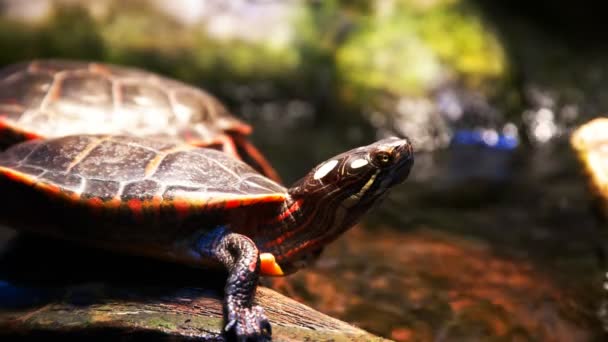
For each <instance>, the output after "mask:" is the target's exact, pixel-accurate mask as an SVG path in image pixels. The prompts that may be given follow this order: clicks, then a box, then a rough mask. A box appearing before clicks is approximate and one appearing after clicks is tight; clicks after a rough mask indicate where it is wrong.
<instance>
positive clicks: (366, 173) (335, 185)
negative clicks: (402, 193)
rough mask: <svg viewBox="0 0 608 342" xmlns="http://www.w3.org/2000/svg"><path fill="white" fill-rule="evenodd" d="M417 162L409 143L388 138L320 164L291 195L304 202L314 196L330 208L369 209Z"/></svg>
mask: <svg viewBox="0 0 608 342" xmlns="http://www.w3.org/2000/svg"><path fill="white" fill-rule="evenodd" d="M413 162H414V158H413V152H412V145H411V144H410V142H409V140H407V139H399V138H395V137H393V138H387V139H383V140H380V141H377V142H375V143H373V144H371V145H367V146H362V147H358V148H355V149H352V150H350V151H347V152H344V153H342V154H340V155H337V156H335V157H333V158H331V159H329V160H327V161H325V162H323V163H321V164H319V165H318V166H317V167H315V168H314V169H313V170H312V171H310V172H309V173H308V175H306V176H305V177H304V178H302V179H301V180H300V181H298V182H297V183H296V184H295V185H294V186H293V187H292V188H291V189H290V190H289V193H290V195H291V196H292V197H294V198H303V199H304V200H307V199H308V198H311V197H314V198H315V199H316V200H317V201H319V202H320V203H319V204H321V203H327V205H328V206H335V205H340V206H341V207H343V208H348V209H350V208H352V209H353V210H356V208H358V207H362V208H368V207H370V206H371V205H372V204H374V203H375V202H377V201H378V200H379V199H381V198H382V197H384V195H385V194H386V191H387V190H388V189H390V188H391V187H393V186H394V185H397V184H399V183H401V182H403V181H404V180H405V179H406V178H407V176H408V174H409V172H410V169H411V167H412V164H413ZM335 209H337V208H335Z"/></svg>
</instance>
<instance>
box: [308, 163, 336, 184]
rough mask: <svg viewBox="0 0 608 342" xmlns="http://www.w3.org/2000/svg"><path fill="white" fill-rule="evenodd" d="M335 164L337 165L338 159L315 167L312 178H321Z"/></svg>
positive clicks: (334, 166) (333, 167)
mask: <svg viewBox="0 0 608 342" xmlns="http://www.w3.org/2000/svg"><path fill="white" fill-rule="evenodd" d="M336 165H338V161H337V160H335V159H334V160H330V161H328V162H327V163H325V164H323V165H321V167H319V168H318V169H317V171H316V172H315V174H314V175H313V178H314V179H317V180H318V179H321V178H323V177H325V176H327V174H328V173H330V172H331V170H333V169H335V168H336Z"/></svg>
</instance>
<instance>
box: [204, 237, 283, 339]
mask: <svg viewBox="0 0 608 342" xmlns="http://www.w3.org/2000/svg"><path fill="white" fill-rule="evenodd" d="M205 245H206V246H205ZM205 245H204V246H201V247H202V248H203V252H205V253H206V254H208V255H210V256H211V257H212V258H214V259H216V260H218V261H219V262H220V263H222V264H223V265H224V266H226V269H227V270H228V272H229V275H228V280H227V281H226V286H225V287H224V317H225V318H226V322H227V323H226V327H225V330H226V331H227V332H228V331H232V330H233V331H234V333H235V334H236V338H237V340H238V341H270V336H271V328H270V323H269V322H268V318H266V315H265V314H264V309H262V307H261V306H258V305H253V298H254V296H255V292H256V288H257V286H258V279H259V276H260V255H259V251H258V248H257V246H256V245H255V243H254V242H253V241H252V240H251V239H250V238H248V237H246V236H245V235H241V234H236V233H231V232H225V231H224V232H223V233H220V234H218V235H217V236H216V237H215V238H214V239H213V241H212V242H211V243H210V244H205Z"/></svg>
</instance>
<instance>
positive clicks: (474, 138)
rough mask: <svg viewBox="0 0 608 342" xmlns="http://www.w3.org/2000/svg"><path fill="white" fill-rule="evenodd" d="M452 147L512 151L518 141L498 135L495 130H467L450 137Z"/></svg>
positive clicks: (505, 135)
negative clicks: (464, 146) (471, 146)
mask: <svg viewBox="0 0 608 342" xmlns="http://www.w3.org/2000/svg"><path fill="white" fill-rule="evenodd" d="M452 144H454V145H476V146H483V147H489V148H493V149H497V150H512V149H515V148H516V147H517V145H518V144H519V141H518V139H517V137H516V136H512V135H507V134H502V133H498V132H496V131H495V130H468V129H461V130H458V131H456V132H455V133H454V136H453V137H452Z"/></svg>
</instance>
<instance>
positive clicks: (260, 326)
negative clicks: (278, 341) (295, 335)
mask: <svg viewBox="0 0 608 342" xmlns="http://www.w3.org/2000/svg"><path fill="white" fill-rule="evenodd" d="M225 329H226V331H230V330H234V334H235V335H236V341H238V342H266V341H270V340H271V335H272V329H271V327H270V322H269V321H268V318H267V317H266V315H265V314H264V309H262V307H261V306H258V305H255V306H252V307H250V308H239V309H236V310H234V311H233V312H231V313H230V314H229V315H228V324H226V328H225Z"/></svg>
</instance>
